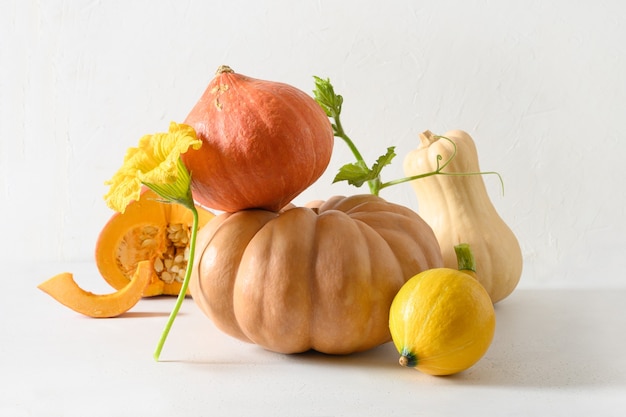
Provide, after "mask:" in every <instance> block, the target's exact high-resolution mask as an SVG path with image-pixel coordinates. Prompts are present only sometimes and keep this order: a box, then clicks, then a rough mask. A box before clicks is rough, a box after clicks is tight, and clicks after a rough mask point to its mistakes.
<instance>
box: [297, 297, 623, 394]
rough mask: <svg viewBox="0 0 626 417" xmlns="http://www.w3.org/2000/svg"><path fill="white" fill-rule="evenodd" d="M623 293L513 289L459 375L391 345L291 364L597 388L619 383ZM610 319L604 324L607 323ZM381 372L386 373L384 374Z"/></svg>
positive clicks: (448, 380)
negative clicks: (482, 348)
mask: <svg viewBox="0 0 626 417" xmlns="http://www.w3.org/2000/svg"><path fill="white" fill-rule="evenodd" d="M624 306H626V291H614V292H608V291H587V290H585V291H583V290H567V291H557V290H538V291H531V290H518V291H516V292H515V293H513V294H512V295H511V296H510V297H509V298H508V299H506V300H504V301H502V302H501V303H499V304H498V305H497V306H496V314H497V330H496V335H495V338H494V341H493V343H492V345H491V347H490V349H489V351H488V352H487V354H486V355H485V356H484V357H483V358H482V359H481V360H480V361H479V362H478V363H477V364H476V365H474V366H473V367H472V368H470V369H468V370H467V371H465V372H462V373H460V374H457V375H452V376H447V377H433V376H430V375H425V374H423V373H420V372H417V371H415V370H409V369H405V368H402V367H400V366H399V365H398V363H397V358H398V353H397V351H396V350H395V347H394V346H393V344H392V343H388V344H385V345H382V346H379V347H378V348H376V349H372V350H370V351H367V352H362V353H357V354H351V355H346V356H333V355H324V354H321V353H317V352H306V353H302V354H298V355H290V356H289V357H288V360H289V361H293V362H298V363H304V364H313V365H318V366H348V367H369V368H370V369H372V372H374V373H375V372H377V370H378V371H381V372H385V373H388V372H390V371H391V372H393V373H394V376H397V377H399V378H402V379H409V380H418V382H424V383H431V384H432V383H433V382H434V383H436V384H444V385H447V384H455V385H459V384H460V385H475V386H501V387H507V386H509V387H516V386H519V387H537V388H548V387H568V386H569V387H581V386H583V387H594V386H595V387H602V386H607V385H616V384H620V383H622V384H623V383H624V380H625V378H624V372H625V371H624V369H626V360H625V359H624V358H625V356H626V355H624V352H625V351H626V336H625V332H624V330H625V329H626V314H624V313H625V311H626V310H625V309H624ZM607 321H609V322H608V323H607ZM383 370H384V371H383Z"/></svg>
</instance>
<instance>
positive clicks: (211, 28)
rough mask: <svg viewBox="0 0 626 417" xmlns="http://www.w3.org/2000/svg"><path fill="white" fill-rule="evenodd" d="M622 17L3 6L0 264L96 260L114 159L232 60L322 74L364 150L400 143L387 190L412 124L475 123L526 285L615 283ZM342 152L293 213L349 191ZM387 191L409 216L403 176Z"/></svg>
mask: <svg viewBox="0 0 626 417" xmlns="http://www.w3.org/2000/svg"><path fill="white" fill-rule="evenodd" d="M383 4H384V5H383ZM625 12H626V7H625V6H624V3H623V2H620V1H602V0H599V1H598V0H596V1H572V0H570V1H527V2H519V1H496V0H483V1H476V0H471V1H470V0H465V1H461V0H459V1H399V0H388V1H386V2H380V1H362V0H358V1H357V0H350V1H337V0H319V1H309V2H304V1H302V2H296V1H291V0H273V1H249V2H244V1H236V0H229V1H220V2H217V1H215V2H210V1H190V0H176V1H174V0H171V1H152V0H143V1H127V0H123V1H121V0H119V1H98V0H89V1H79V0H77V1H61V0H48V1H35V0H9V1H7V0H2V1H0V106H1V107H0V201H1V204H0V210H1V213H0V214H1V215H0V227H1V228H2V231H3V232H4V236H5V239H4V243H3V246H2V251H1V252H0V259H1V260H2V262H3V263H4V262H9V261H10V260H19V261H29V262H50V261H52V262H54V261H56V262H60V263H70V262H74V261H90V260H91V259H92V253H93V249H94V244H95V241H96V237H97V235H98V232H99V231H100V229H101V228H102V226H103V224H104V222H105V221H106V220H107V219H108V218H109V216H110V215H111V211H109V209H108V208H106V206H105V204H104V202H103V200H102V195H103V194H104V193H105V191H106V187H105V186H104V185H103V181H104V180H106V179H108V178H109V177H110V176H111V175H112V173H113V172H114V171H115V170H116V169H117V168H118V166H119V165H120V163H121V159H122V157H123V154H124V151H125V149H126V148H127V147H129V146H134V145H135V144H136V142H137V140H138V138H139V137H140V136H141V135H143V134H145V133H152V132H156V131H162V130H164V129H166V128H167V125H168V123H169V121H170V120H176V121H182V120H183V119H184V117H185V116H186V114H187V112H188V111H189V110H190V109H191V107H192V105H193V104H194V103H195V101H196V99H197V98H198V97H199V95H200V94H201V93H202V91H203V90H204V88H205V86H206V84H207V83H208V82H209V80H210V79H211V78H212V76H213V73H214V70H215V69H216V68H217V66H218V65H220V64H228V65H230V66H232V67H233V68H234V69H235V70H236V71H238V72H241V73H243V74H246V75H249V76H253V77H256V78H265V79H271V80H277V81H283V82H287V83H290V84H292V85H295V86H297V87H299V88H301V89H303V90H305V91H307V92H310V91H311V89H312V87H313V81H312V75H319V76H322V77H330V78H331V80H332V81H333V83H334V85H335V87H336V89H337V90H338V91H339V92H340V93H341V94H343V95H344V97H345V107H344V109H345V110H344V111H345V114H344V124H345V126H346V128H347V129H348V130H349V131H350V134H351V135H352V137H353V138H354V139H355V141H356V142H357V143H358V144H359V145H360V147H361V148H362V151H363V153H364V154H365V155H366V157H367V159H368V160H372V159H374V158H375V157H377V156H378V155H379V154H380V153H382V152H383V151H384V150H385V148H386V147H387V146H390V145H396V146H397V151H398V153H399V155H400V156H399V157H398V158H397V160H396V162H395V164H394V165H393V166H392V167H391V168H390V169H388V171H387V172H386V174H385V179H392V178H395V177H398V176H400V175H402V169H401V166H402V164H401V162H402V158H403V156H404V155H405V154H406V153H407V152H408V151H409V150H410V149H412V148H413V147H414V146H416V143H417V135H418V133H419V132H421V131H423V130H426V129H430V130H432V131H434V132H436V133H443V132H445V131H447V130H450V129H456V128H459V129H464V130H467V131H469V132H470V133H471V134H472V135H473V136H474V138H475V140H476V142H477V146H478V150H479V155H480V162H481V168H482V169H485V170H496V171H499V172H500V173H501V175H502V176H503V178H504V181H505V184H506V193H505V195H504V196H503V195H502V194H501V193H500V192H499V188H498V187H499V184H498V182H497V179H495V177H487V178H486V182H487V185H488V188H489V191H490V194H491V196H492V199H493V201H494V204H495V206H496V207H497V209H498V210H499V212H500V213H501V215H502V217H503V218H504V219H505V220H506V221H507V222H508V223H509V224H510V225H511V227H512V228H513V230H514V231H515V232H516V234H517V235H518V237H519V239H520V242H521V245H522V248H523V252H524V257H525V271H524V276H523V278H522V282H521V284H520V286H556V285H561V284H563V285H572V286H591V285H603V286H613V285H622V284H624V283H625V282H626V277H625V276H624V273H623V270H624V269H623V268H618V265H620V266H621V263H622V262H621V261H622V259H621V258H622V257H623V251H624V249H625V248H626V245H625V244H624V236H625V232H626V230H625V227H624V222H623V220H624V218H625V217H626V212H625V209H624V207H626V196H625V191H624V189H625V187H624V185H623V184H622V182H621V181H622V180H623V178H624V176H625V175H624V174H625V173H626V164H624V162H623V159H624V157H625V156H626V152H625V151H626V145H625V143H626V141H625V138H624V136H625V133H626V132H625V131H624V129H623V122H624V118H625V117H626V81H625V80H626V28H625V26H626V25H624V21H623V17H624V14H625ZM335 149H336V151H335V155H334V158H333V161H332V164H331V166H330V168H329V171H328V173H327V175H325V176H324V177H323V178H322V179H321V180H320V181H319V182H318V183H316V184H315V185H314V186H313V187H311V189H310V190H308V191H307V192H306V193H305V194H304V195H302V196H301V198H300V199H299V201H300V202H303V200H309V199H318V198H326V197H328V196H330V195H333V194H344V193H354V192H357V190H356V189H352V188H348V187H347V186H343V185H337V184H336V185H331V184H330V182H331V178H332V177H333V175H334V173H335V171H336V169H337V168H338V167H339V166H340V165H341V164H343V163H347V162H351V161H352V156H351V155H350V154H349V153H348V151H347V149H346V147H345V146H344V145H343V143H340V142H337V145H336V148H335ZM363 191H365V189H364V190H363ZM381 195H382V196H383V197H385V198H387V199H389V200H391V201H394V202H398V203H401V204H405V205H408V206H411V207H412V208H415V209H418V207H417V202H416V200H415V197H414V195H413V193H412V190H411V189H410V187H409V186H408V185H402V186H397V187H395V188H392V189H389V190H385V191H383V193H382V194H381ZM43 278H45V277H32V279H33V280H34V281H36V282H39V281H41V280H42V279H43ZM5 279H8V278H7V277H5Z"/></svg>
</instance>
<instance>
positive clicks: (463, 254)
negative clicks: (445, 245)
mask: <svg viewBox="0 0 626 417" xmlns="http://www.w3.org/2000/svg"><path fill="white" fill-rule="evenodd" d="M454 252H455V253H456V260H457V264H458V270H459V271H472V272H476V260H475V259H474V254H473V253H472V250H471V249H470V245H469V243H459V244H458V245H456V246H455V247H454Z"/></svg>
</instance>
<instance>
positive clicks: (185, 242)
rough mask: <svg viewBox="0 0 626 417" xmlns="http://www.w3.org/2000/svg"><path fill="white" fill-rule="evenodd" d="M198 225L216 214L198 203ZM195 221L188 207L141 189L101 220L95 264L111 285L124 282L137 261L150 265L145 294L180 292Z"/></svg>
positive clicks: (122, 285)
mask: <svg viewBox="0 0 626 417" xmlns="http://www.w3.org/2000/svg"><path fill="white" fill-rule="evenodd" d="M197 210H198V218H199V219H198V220H199V225H198V226H199V227H202V226H204V225H205V224H206V223H207V222H208V221H209V220H210V219H211V218H213V217H214V215H213V214H212V213H211V212H209V211H207V210H204V209H203V208H201V207H197ZM192 221H193V215H192V213H191V211H190V210H188V209H187V208H185V207H183V206H182V205H180V204H173V203H172V204H168V203H164V202H162V199H161V198H160V197H159V196H158V195H157V194H156V193H155V192H153V191H151V190H149V189H144V191H143V192H142V194H141V197H140V199H139V200H137V201H133V202H132V203H130V204H129V205H128V207H127V208H126V211H125V212H124V213H116V214H114V215H113V216H112V217H111V219H110V220H109V222H108V223H107V224H106V225H105V226H104V228H103V229H102V231H101V232H100V235H99V237H98V242H97V244H96V265H97V267H98V270H99V271H100V273H101V274H102V276H103V277H104V279H105V280H106V281H107V282H108V283H109V285H111V286H112V287H113V288H115V289H118V290H119V289H122V288H124V287H125V286H126V285H127V284H128V282H129V281H130V279H131V277H132V276H133V274H134V273H135V270H136V268H137V264H138V263H139V262H140V261H144V260H148V261H150V264H151V265H152V266H153V273H152V276H151V282H150V285H148V286H147V287H146V289H145V290H144V293H143V296H144V297H151V296H156V295H178V293H179V292H180V289H181V286H182V279H183V277H184V271H185V268H186V266H187V254H186V251H188V246H189V235H190V229H191V225H192Z"/></svg>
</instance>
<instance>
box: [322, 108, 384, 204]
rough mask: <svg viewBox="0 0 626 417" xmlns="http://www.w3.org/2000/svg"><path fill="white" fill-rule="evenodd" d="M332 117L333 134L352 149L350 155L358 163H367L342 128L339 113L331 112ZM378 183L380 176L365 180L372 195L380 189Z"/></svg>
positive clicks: (376, 193)
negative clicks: (333, 122)
mask: <svg viewBox="0 0 626 417" xmlns="http://www.w3.org/2000/svg"><path fill="white" fill-rule="evenodd" d="M332 118H333V120H334V121H335V124H334V125H333V128H334V130H335V136H336V137H338V138H340V139H343V141H344V142H345V143H346V144H347V145H348V148H350V151H352V155H354V157H355V158H356V160H357V162H358V163H359V164H363V165H365V166H367V164H366V163H365V159H363V155H361V152H359V150H358V149H357V147H356V145H355V144H354V142H352V139H350V137H349V136H348V135H347V134H346V132H345V131H344V130H343V126H342V125H341V119H340V118H339V114H338V113H336V112H333V115H332ZM380 184H381V183H380V178H377V179H375V180H369V181H368V182H367V185H368V186H369V188H370V192H371V193H372V194H374V195H378V192H379V191H380V188H381V187H380Z"/></svg>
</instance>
